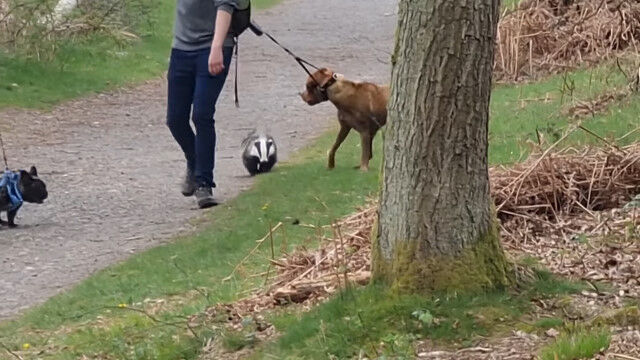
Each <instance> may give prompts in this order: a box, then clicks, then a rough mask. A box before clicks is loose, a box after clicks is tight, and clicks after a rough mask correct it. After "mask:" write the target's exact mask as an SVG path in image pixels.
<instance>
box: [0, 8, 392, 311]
mask: <svg viewBox="0 0 640 360" xmlns="http://www.w3.org/2000/svg"><path fill="white" fill-rule="evenodd" d="M395 10H396V0H322V1H318V0H285V1H284V3H282V4H280V5H278V6H276V7H274V8H272V9H270V10H267V11H262V12H259V13H256V14H255V15H254V19H255V20H256V21H257V22H258V23H260V24H261V25H262V26H263V28H264V29H265V30H269V31H270V32H271V33H272V34H273V35H274V36H275V37H277V38H278V39H279V40H280V41H281V42H282V43H284V44H286V45H288V46H289V47H290V48H291V49H293V50H294V51H295V52H297V53H299V54H300V55H301V56H303V57H305V58H308V59H309V60H311V61H312V62H314V63H317V64H321V65H327V66H331V67H333V68H335V69H336V70H337V71H340V72H341V73H344V74H345V75H346V77H347V78H350V79H355V80H369V81H376V82H387V81H388V78H389V74H390V65H389V64H388V61H387V59H388V58H389V52H390V49H391V48H392V43H393V35H394V27H395V21H396V16H395ZM168 50H169V49H167V54H168ZM305 79H306V75H305V74H304V73H303V72H302V70H301V69H300V68H298V65H297V64H296V63H295V62H293V61H292V59H291V58H288V57H287V55H286V54H285V53H284V52H282V51H281V50H280V49H279V48H277V47H275V45H274V44H272V43H271V42H269V41H268V40H267V39H266V38H257V37H255V36H253V34H250V33H247V34H246V35H243V36H242V38H241V42H240V77H239V81H240V103H241V106H242V107H241V108H240V109H235V107H234V106H233V86H232V85H233V82H232V77H229V79H228V81H227V86H226V88H225V90H224V91H223V95H222V96H221V98H220V100H219V104H218V111H217V114H216V119H217V130H218V152H217V159H216V161H217V164H216V172H215V177H216V182H217V184H218V188H217V193H216V194H217V197H218V198H219V199H220V200H222V201H225V200H228V199H230V198H232V197H234V196H235V195H237V194H238V193H239V192H240V191H242V190H244V189H246V188H247V187H248V186H250V185H251V179H250V178H248V177H247V176H246V175H245V170H244V168H243V167H242V164H241V160H240V157H239V155H240V152H241V149H240V141H241V139H242V138H243V137H244V136H245V135H246V134H247V132H248V131H249V129H251V128H253V127H255V126H256V125H258V124H267V126H268V128H269V129H270V131H271V133H272V134H273V135H274V137H275V139H276V142H277V143H278V146H279V151H280V154H279V155H280V157H281V158H282V159H286V158H287V156H288V155H289V154H290V153H291V152H292V151H295V150H296V149H299V148H301V147H303V146H305V145H306V144H308V143H309V141H310V139H312V138H314V137H315V136H317V135H319V134H321V133H322V132H323V131H325V130H326V129H327V128H329V127H330V126H332V125H333V122H334V120H331V121H329V120H328V119H333V118H334V114H335V110H334V108H333V107H332V106H331V105H330V104H323V105H321V106H317V107H313V108H311V107H308V106H306V105H305V104H304V103H303V102H302V101H301V100H300V98H299V97H298V95H297V93H298V91H301V90H302V87H303V84H304V81H305ZM165 84H166V82H165V79H157V80H153V81H150V82H148V83H146V84H143V85H141V86H138V87H135V88H131V89H125V90H120V91H115V92H110V93H105V94H99V95H94V96H90V97H87V98H83V99H79V100H76V101H71V102H67V103H65V104H62V105H61V106H59V107H57V108H55V109H53V110H52V111H48V112H39V111H25V110H11V111H4V112H0V127H1V128H2V129H5V131H6V130H8V132H5V141H6V142H7V145H8V149H9V156H10V161H11V165H13V166H16V167H23V168H27V167H28V166H30V165H31V164H35V165H36V166H37V167H38V169H39V172H40V176H41V177H42V178H43V179H44V180H45V181H46V182H47V185H48V186H49V191H50V198H49V200H48V201H47V202H46V203H45V204H44V205H33V204H26V205H25V206H24V207H23V209H22V210H21V212H20V213H19V215H18V219H17V222H18V223H19V224H20V225H21V227H19V228H18V229H14V230H8V229H6V228H5V229H2V230H0V274H1V275H0V318H2V317H4V318H7V317H12V316H14V315H16V314H18V313H19V312H20V311H22V310H24V309H26V308H29V307H31V306H33V305H36V304H39V303H42V302H43V301H44V300H46V299H47V298H49V297H51V296H52V295H55V294H56V293H58V292H60V291H62V290H64V289H67V288H69V287H70V286H72V285H73V284H75V283H77V282H78V281H80V280H82V279H83V278H85V277H87V276H88V275H90V274H91V273H93V272H94V271H96V270H99V269H102V268H104V267H106V266H108V265H110V264H113V263H114V262H117V261H120V260H123V259H125V258H127V257H128V256H130V255H131V254H133V253H136V252H140V251H143V250H145V249H148V248H150V247H153V246H156V245H158V244H162V243H163V242H166V241H170V239H171V238H172V237H173V236H175V235H176V234H178V233H181V232H183V231H190V230H193V227H192V226H191V225H189V223H190V221H189V220H190V219H193V218H194V217H197V216H199V215H200V214H201V211H199V210H197V209H196V208H195V206H194V200H193V199H191V198H189V199H187V198H184V197H182V195H180V193H179V191H178V187H177V184H178V181H179V177H180V176H181V175H182V173H183V169H184V161H183V157H182V154H181V152H180V151H179V149H178V147H177V145H176V144H175V143H174V141H173V139H172V138H171V137H170V134H169V131H168V129H167V128H166V127H165V123H164V121H165V120H164V118H165V97H166V89H165V87H166V85H165ZM352 136H355V135H352ZM214 211H215V210H214Z"/></svg>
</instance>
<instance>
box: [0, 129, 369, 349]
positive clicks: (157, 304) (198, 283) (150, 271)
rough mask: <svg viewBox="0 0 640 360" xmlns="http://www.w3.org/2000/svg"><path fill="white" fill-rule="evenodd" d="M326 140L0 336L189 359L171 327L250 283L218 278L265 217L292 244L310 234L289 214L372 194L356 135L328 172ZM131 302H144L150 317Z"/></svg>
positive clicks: (325, 210) (348, 206)
mask: <svg viewBox="0 0 640 360" xmlns="http://www.w3.org/2000/svg"><path fill="white" fill-rule="evenodd" d="M333 137H334V134H329V135H327V136H325V137H323V138H321V139H320V140H319V141H318V142H317V143H316V144H315V145H314V146H312V147H311V148H310V149H307V150H305V151H303V152H302V153H301V154H300V155H298V156H297V157H296V158H295V159H294V160H293V161H292V162H291V163H289V164H282V165H280V166H279V167H277V170H276V171H274V172H273V173H270V174H267V175H265V176H260V177H258V179H257V182H256V184H255V186H254V187H253V188H252V189H251V190H249V191H247V192H245V193H243V194H241V195H240V196H239V197H237V198H236V199H235V200H233V201H231V202H230V203H228V204H225V205H222V206H221V207H220V208H218V209H216V210H214V211H213V213H212V215H211V217H210V218H209V220H210V221H211V224H210V225H208V226H207V228H206V229H204V230H203V231H202V232H200V233H199V234H197V235H195V236H189V237H185V238H182V239H179V240H177V241H175V242H174V243H172V244H170V245H166V246H161V247H158V248H154V249H152V250H150V251H147V252H145V253H142V254H139V255H136V256H133V257H132V258H130V259H129V260H127V261H125V262H124V263H122V264H119V265H116V266H112V267H110V268H107V269H105V270H103V271H100V272H99V273H97V274H96V275H94V276H92V277H91V278H89V279H87V280H86V281H84V282H82V283H81V284H79V285H78V286H77V287H75V288H74V289H73V290H71V291H69V292H67V293H64V294H61V295H59V296H56V297H54V298H52V299H51V300H49V301H48V302H47V303H45V304H44V305H43V306H41V307H39V308H37V309H35V310H33V311H31V312H29V313H27V314H25V315H24V316H23V317H21V318H20V319H18V320H17V321H14V322H10V323H7V324H4V325H2V326H1V327H0V339H3V340H2V342H4V343H5V345H7V346H8V347H10V348H11V349H13V350H15V351H21V349H22V346H23V344H29V349H28V350H27V351H24V352H25V354H28V355H33V354H36V353H38V352H41V351H42V354H40V355H38V357H39V358H41V359H77V358H82V356H88V357H99V358H105V359H177V358H185V359H188V358H193V357H194V356H195V354H196V353H197V352H198V351H199V350H200V348H201V347H202V343H201V340H202V339H201V338H199V337H195V336H193V334H190V333H189V332H188V331H186V328H185V327H184V326H174V325H170V324H174V323H176V322H182V321H184V320H185V317H186V316H189V315H191V314H194V313H197V312H200V311H202V309H203V308H204V307H206V306H207V305H209V304H212V303H215V302H219V301H228V300H232V299H234V298H235V296H236V295H235V294H236V293H237V292H238V291H240V290H245V289H246V287H248V286H251V284H247V283H237V282H233V281H231V282H226V283H222V282H221V279H223V278H224V277H226V276H227V275H228V274H229V273H230V272H231V270H232V269H233V268H234V266H235V264H237V263H238V262H239V261H240V259H242V258H243V257H244V256H245V255H246V254H247V253H248V252H249V250H250V249H251V248H252V247H253V246H255V240H256V239H259V238H261V237H263V236H264V235H265V233H267V231H268V228H269V224H275V223H277V222H278V221H282V222H284V223H285V229H286V241H287V246H288V247H289V248H291V247H293V246H295V245H297V244H300V243H302V242H304V241H305V240H307V239H311V238H314V237H315V233H314V230H313V229H309V228H307V227H303V226H299V225H293V223H294V222H295V220H298V222H300V223H301V224H319V225H324V224H328V223H330V222H331V221H332V220H334V219H337V218H339V217H341V216H344V215H346V214H348V213H350V212H352V211H353V210H354V209H355V208H356V206H358V205H361V204H364V203H365V201H366V198H367V197H368V196H370V195H373V194H374V193H375V191H377V189H378V185H377V184H378V171H376V170H372V171H370V172H369V173H366V174H365V173H360V172H358V171H357V170H354V169H353V165H354V164H357V163H358V158H359V146H358V143H359V141H358V139H357V137H356V136H351V137H350V138H349V139H348V140H347V142H345V144H344V145H343V147H342V148H341V150H340V152H339V154H338V159H337V168H336V169H334V170H333V171H328V170H326V168H325V160H326V149H327V148H328V147H329V145H330V143H331V142H332V140H333ZM376 145H377V150H378V152H377V153H378V154H379V150H380V149H379V148H380V146H379V144H376ZM379 159H380V157H379V156H376V157H375V158H374V160H375V162H373V164H372V165H373V169H375V168H377V167H379ZM275 241H276V242H277V243H276V248H278V249H279V248H280V247H281V246H283V244H282V242H283V241H285V237H284V236H283V235H281V234H279V235H277V236H276V239H275ZM265 251H266V247H265ZM256 258H257V260H256V261H255V262H254V263H253V264H252V263H249V264H247V265H246V266H245V268H244V269H245V270H246V271H247V272H251V271H254V270H256V269H257V268H258V267H259V266H261V265H262V264H263V263H264V261H263V260H262V258H261V257H260V255H257V256H256ZM256 263H259V264H260V265H256ZM194 289H198V290H200V292H197V291H194ZM133 308H136V309H147V310H148V311H150V313H153V314H154V318H155V320H154V319H152V318H150V317H149V316H147V315H145V314H142V313H139V312H136V311H134V310H132V309H133ZM198 335H199V336H200V335H201V334H198ZM25 357H27V356H25Z"/></svg>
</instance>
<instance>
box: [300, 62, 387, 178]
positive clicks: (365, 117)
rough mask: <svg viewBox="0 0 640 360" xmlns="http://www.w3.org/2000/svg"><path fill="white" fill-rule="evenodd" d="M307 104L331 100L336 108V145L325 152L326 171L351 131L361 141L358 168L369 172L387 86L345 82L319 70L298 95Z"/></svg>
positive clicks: (383, 116) (383, 114)
mask: <svg viewBox="0 0 640 360" xmlns="http://www.w3.org/2000/svg"><path fill="white" fill-rule="evenodd" d="M300 96H301V97H302V100H304V101H305V102H306V103H307V104H309V105H312V106H313V105H316V104H319V103H321V102H324V101H327V100H329V101H331V102H332V103H333V105H335V107H336V108H338V122H339V123H340V132H339V133H338V137H337V138H336V142H335V143H334V144H333V146H332V147H331V150H329V163H328V167H329V169H333V167H334V166H335V156H336V150H338V148H339V147H340V145H341V144H342V142H343V141H344V139H345V138H346V137H347V135H348V134H349V131H351V129H354V130H356V131H357V132H359V133H360V138H361V140H362V158H361V160H360V166H359V167H360V169H361V170H363V171H367V170H369V160H370V159H371V157H372V156H373V155H372V149H371V148H372V144H373V138H374V137H375V135H376V133H377V132H378V130H379V129H380V128H381V127H382V126H384V125H385V124H386V123H387V102H388V101H389V87H388V86H379V85H376V84H372V83H367V82H363V83H354V82H352V81H349V80H345V79H344V78H343V77H342V75H340V74H337V73H334V72H333V71H331V70H330V69H327V68H323V69H320V70H318V71H316V72H315V73H313V74H312V76H310V77H309V78H308V79H307V84H306V90H305V91H304V92H303V93H301V94H300Z"/></svg>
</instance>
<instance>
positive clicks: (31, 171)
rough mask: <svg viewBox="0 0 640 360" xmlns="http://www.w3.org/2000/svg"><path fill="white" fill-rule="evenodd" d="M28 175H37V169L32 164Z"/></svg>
mask: <svg viewBox="0 0 640 360" xmlns="http://www.w3.org/2000/svg"><path fill="white" fill-rule="evenodd" d="M29 175H31V176H38V169H36V167H35V166H32V167H31V169H30V170H29Z"/></svg>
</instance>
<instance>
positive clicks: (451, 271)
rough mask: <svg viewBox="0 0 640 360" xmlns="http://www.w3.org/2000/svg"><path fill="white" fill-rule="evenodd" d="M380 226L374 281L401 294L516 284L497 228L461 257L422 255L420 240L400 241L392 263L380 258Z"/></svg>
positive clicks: (500, 286) (498, 287)
mask: <svg viewBox="0 0 640 360" xmlns="http://www.w3.org/2000/svg"><path fill="white" fill-rule="evenodd" d="M377 227H378V225H377V223H376V224H374V229H373V234H372V239H373V240H374V244H373V250H372V252H373V253H372V260H373V262H372V268H373V269H372V270H373V276H374V280H377V281H383V282H385V283H387V284H389V285H390V286H391V288H392V289H394V290H396V291H398V292H402V293H406V292H410V293H420V292H431V291H445V292H477V291H485V290H488V289H496V288H497V289H500V288H506V287H508V286H509V285H511V284H513V282H514V278H513V275H512V272H511V266H510V265H509V263H508V261H507V259H506V257H505V254H504V251H503V249H502V245H501V244H500V236H499V234H498V230H497V228H496V226H495V225H494V226H491V227H490V229H489V231H488V232H487V233H486V234H485V235H484V236H482V237H481V238H480V239H478V241H476V243H475V245H474V246H473V247H470V248H467V249H464V250H463V251H462V252H461V253H459V254H458V255H435V256H428V255H427V256H425V255H422V256H421V255H420V254H419V252H418V246H419V240H416V241H401V242H399V243H398V245H397V246H396V248H395V250H394V254H393V258H392V259H391V260H386V259H384V258H383V257H382V256H381V253H380V248H379V246H378V244H377V241H376V239H377Z"/></svg>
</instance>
